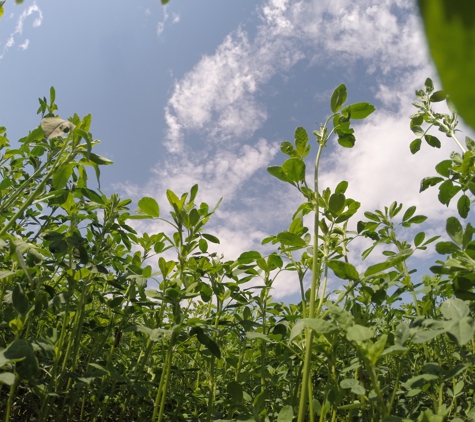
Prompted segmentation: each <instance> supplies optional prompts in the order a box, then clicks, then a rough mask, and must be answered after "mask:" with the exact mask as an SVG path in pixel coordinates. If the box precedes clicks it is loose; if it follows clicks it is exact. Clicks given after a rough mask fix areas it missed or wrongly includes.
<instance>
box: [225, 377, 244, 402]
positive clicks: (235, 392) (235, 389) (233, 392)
mask: <svg viewBox="0 0 475 422" xmlns="http://www.w3.org/2000/svg"><path fill="white" fill-rule="evenodd" d="M226 391H227V392H228V394H229V395H230V396H231V397H232V399H233V401H235V402H237V403H241V402H242V400H243V391H242V387H241V384H239V383H238V382H236V381H231V382H230V383H228V385H227V387H226Z"/></svg>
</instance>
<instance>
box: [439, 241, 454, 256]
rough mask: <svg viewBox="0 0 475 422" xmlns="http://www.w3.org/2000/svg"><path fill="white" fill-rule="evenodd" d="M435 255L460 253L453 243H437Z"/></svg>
mask: <svg viewBox="0 0 475 422" xmlns="http://www.w3.org/2000/svg"><path fill="white" fill-rule="evenodd" d="M435 250H436V251H437V253H440V254H442V255H447V254H452V253H456V252H459V251H460V247H459V246H457V245H456V244H455V243H453V242H439V243H437V244H436V245H435Z"/></svg>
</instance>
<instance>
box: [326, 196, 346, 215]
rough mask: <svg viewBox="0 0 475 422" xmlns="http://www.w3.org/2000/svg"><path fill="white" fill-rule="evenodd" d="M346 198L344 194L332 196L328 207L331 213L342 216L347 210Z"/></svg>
mask: <svg viewBox="0 0 475 422" xmlns="http://www.w3.org/2000/svg"><path fill="white" fill-rule="evenodd" d="M345 202H346V198H345V195H343V194H342V193H334V194H333V195H331V196H330V201H328V206H329V208H330V211H331V212H332V213H333V214H334V215H340V214H341V212H342V211H343V209H344V208H345Z"/></svg>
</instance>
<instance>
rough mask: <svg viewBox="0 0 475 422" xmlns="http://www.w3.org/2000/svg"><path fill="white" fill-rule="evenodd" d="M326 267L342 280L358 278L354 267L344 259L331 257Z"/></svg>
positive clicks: (355, 279)
mask: <svg viewBox="0 0 475 422" xmlns="http://www.w3.org/2000/svg"><path fill="white" fill-rule="evenodd" d="M327 265H328V267H329V268H331V269H332V270H333V272H334V273H335V275H336V276H337V277H339V278H342V279H343V280H354V281H357V280H359V278H360V276H359V274H358V271H357V270H356V268H355V267H354V266H353V265H351V264H349V263H348V262H345V261H338V260H336V259H331V260H329V261H328V263H327Z"/></svg>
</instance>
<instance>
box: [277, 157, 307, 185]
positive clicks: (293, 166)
mask: <svg viewBox="0 0 475 422" xmlns="http://www.w3.org/2000/svg"><path fill="white" fill-rule="evenodd" d="M282 170H283V172H284V173H285V174H286V175H287V181H290V182H300V181H302V180H304V179H305V163H304V162H303V160H302V159H300V158H295V157H294V158H289V159H288V160H286V161H284V164H282Z"/></svg>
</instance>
